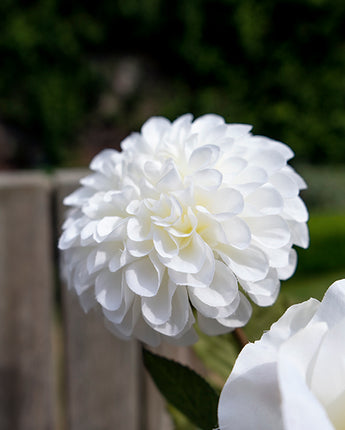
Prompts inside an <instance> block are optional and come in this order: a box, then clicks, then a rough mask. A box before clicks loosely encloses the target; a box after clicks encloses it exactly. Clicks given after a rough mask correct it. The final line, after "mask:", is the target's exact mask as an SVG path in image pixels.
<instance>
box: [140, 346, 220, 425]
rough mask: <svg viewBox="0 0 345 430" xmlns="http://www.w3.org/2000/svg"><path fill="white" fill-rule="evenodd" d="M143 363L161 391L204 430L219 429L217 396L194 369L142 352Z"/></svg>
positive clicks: (146, 351)
mask: <svg viewBox="0 0 345 430" xmlns="http://www.w3.org/2000/svg"><path fill="white" fill-rule="evenodd" d="M143 359H144V364H145V367H146V369H147V370H148V372H149V373H150V375H151V377H152V379H153V380H154V382H155V384H156V385H157V388H158V389H159V391H160V392H161V393H162V394H163V396H164V397H165V398H166V399H167V401H168V402H169V403H170V404H171V405H173V406H174V407H175V408H176V409H178V410H179V411H180V412H182V413H183V414H184V415H186V417H187V418H188V419H189V420H190V421H191V422H192V423H193V424H195V425H196V426H198V427H199V428H200V429H202V430H212V429H214V428H216V427H217V406H218V395H217V393H216V392H215V391H214V390H213V388H212V387H211V386H210V385H209V384H208V382H206V381H205V379H203V378H202V377H201V376H200V375H198V374H197V373H196V372H194V370H191V369H190V368H188V367H186V366H183V365H182V364H180V363H177V362H176V361H173V360H169V359H167V358H164V357H161V356H159V355H157V354H154V353H152V352H150V351H148V350H147V349H143Z"/></svg>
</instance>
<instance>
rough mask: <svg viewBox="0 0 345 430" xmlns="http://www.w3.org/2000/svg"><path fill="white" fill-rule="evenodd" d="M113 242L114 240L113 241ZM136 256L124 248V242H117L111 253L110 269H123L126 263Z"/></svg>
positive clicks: (114, 270) (112, 270)
mask: <svg viewBox="0 0 345 430" xmlns="http://www.w3.org/2000/svg"><path fill="white" fill-rule="evenodd" d="M111 243H112V242H111ZM134 260H135V258H134V257H132V256H131V255H130V254H129V253H128V252H127V250H126V249H123V244H121V243H115V246H114V249H113V251H112V253H111V258H110V261H109V270H110V271H111V272H116V271H118V270H119V269H121V268H122V267H123V266H125V265H126V264H129V263H131V262H132V261H134Z"/></svg>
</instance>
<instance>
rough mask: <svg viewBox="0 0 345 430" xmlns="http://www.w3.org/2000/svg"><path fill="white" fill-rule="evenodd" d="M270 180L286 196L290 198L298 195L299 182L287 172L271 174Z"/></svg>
mask: <svg viewBox="0 0 345 430" xmlns="http://www.w3.org/2000/svg"><path fill="white" fill-rule="evenodd" d="M269 182H270V184H272V185H273V187H274V188H275V189H276V190H277V191H278V192H279V193H280V194H281V195H282V196H283V197H284V198H287V199H289V198H293V197H296V196H297V195H298V192H299V188H298V184H297V183H296V181H294V179H293V178H291V177H290V176H288V175H287V174H284V173H281V172H277V173H275V174H274V175H271V176H270V179H269Z"/></svg>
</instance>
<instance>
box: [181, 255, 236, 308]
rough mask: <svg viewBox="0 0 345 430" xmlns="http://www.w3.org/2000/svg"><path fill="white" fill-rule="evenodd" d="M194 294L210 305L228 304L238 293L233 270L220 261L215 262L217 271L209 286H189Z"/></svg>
mask: <svg viewBox="0 0 345 430" xmlns="http://www.w3.org/2000/svg"><path fill="white" fill-rule="evenodd" d="M190 289H191V290H192V291H193V294H194V295H195V296H196V297H197V298H198V299H199V300H201V301H202V302H204V303H206V304H208V305H209V306H214V307H217V306H221V307H222V306H227V305H229V304H230V303H232V302H233V301H234V299H235V297H236V295H237V293H238V287H237V280H236V278H235V276H234V275H233V273H232V271H231V270H230V269H229V268H228V267H227V266H226V265H225V264H224V263H221V262H220V261H216V262H215V272H214V277H213V280H212V282H211V284H210V285H209V286H208V287H207V288H191V287H190V288H189V290H190Z"/></svg>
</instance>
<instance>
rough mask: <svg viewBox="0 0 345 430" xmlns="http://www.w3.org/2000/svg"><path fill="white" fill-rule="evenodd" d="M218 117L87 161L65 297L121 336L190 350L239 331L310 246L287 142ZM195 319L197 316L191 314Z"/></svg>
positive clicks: (149, 131) (144, 132) (182, 123)
mask: <svg viewBox="0 0 345 430" xmlns="http://www.w3.org/2000/svg"><path fill="white" fill-rule="evenodd" d="M250 130H251V126H249V125H239V124H226V123H225V122H224V119H223V118H221V117H220V116H217V115H205V116H203V117H200V118H198V119H196V120H195V121H193V118H192V116H191V115H184V116H182V117H180V118H178V119H177V120H176V121H174V122H173V123H171V122H170V121H168V120H167V119H165V118H160V117H155V118H151V119H149V120H148V121H147V122H146V123H145V124H144V125H143V127H142V129H141V132H140V133H133V134H131V135H130V136H129V137H127V138H126V139H125V140H124V141H123V142H122V144H121V147H122V152H118V151H116V150H113V149H109V150H105V151H103V152H101V153H100V154H99V155H98V156H96V157H95V158H94V160H93V161H92V162H91V166H90V167H91V169H92V170H93V171H94V173H93V174H91V175H90V176H87V177H86V178H84V179H82V180H81V184H82V187H81V188H79V189H78V190H77V191H75V192H74V193H73V194H71V195H70V196H68V197H67V198H66V199H65V201H64V203H65V204H66V205H68V206H72V207H73V209H72V210H71V211H70V213H69V215H68V218H67V220H66V222H65V224H64V226H63V229H64V232H63V234H62V236H61V238H60V242H59V247H60V249H61V250H62V251H63V267H64V273H65V276H66V279H67V281H68V285H69V287H71V288H73V289H74V290H75V291H76V292H77V294H78V295H79V296H80V300H81V303H82V305H83V307H84V309H85V310H87V309H89V308H90V307H91V306H93V305H94V304H96V303H98V304H99V305H100V307H101V309H102V311H103V314H104V316H105V318H106V321H107V323H108V326H110V327H111V328H112V330H113V331H114V332H115V333H116V334H118V335H119V336H121V337H123V338H131V337H135V338H138V339H141V340H143V341H144V342H147V343H149V344H151V345H157V344H159V343H160V341H161V340H162V339H164V338H165V339H168V340H169V341H170V342H172V341H176V342H177V343H179V344H182V343H191V342H193V341H194V340H195V338H196V336H195V332H194V329H193V323H194V321H195V317H194V315H196V316H197V319H198V324H199V327H200V328H201V329H202V330H203V331H204V332H206V333H207V334H220V333H224V332H227V331H230V330H232V329H234V328H235V327H239V326H242V325H244V324H245V323H246V322H247V321H248V319H249V317H250V314H251V306H250V304H249V302H248V300H247V298H246V297H245V295H244V294H243V293H242V292H241V291H240V289H239V285H240V288H241V289H242V291H243V292H244V293H245V294H246V295H247V296H248V297H250V298H251V299H252V300H253V301H254V302H255V303H257V304H258V305H260V306H268V305H271V304H272V303H273V302H274V301H275V299H276V297H277V295H278V292H279V285H280V281H279V280H280V279H286V278H288V277H290V276H291V275H292V273H293V272H294V270H295V266H296V252H295V250H294V249H292V246H293V245H294V244H296V245H298V246H302V247H307V246H308V229H307V226H306V221H307V219H308V212H307V210H306V207H305V205H304V204H303V202H302V200H301V199H300V197H299V195H298V194H299V190H300V189H302V188H305V183H304V181H303V179H302V178H301V177H300V176H299V175H298V174H297V173H296V172H295V171H294V170H293V169H292V168H291V167H290V166H288V165H287V160H289V159H290V158H291V157H292V156H293V152H292V151H291V149H290V148H289V147H287V146H286V145H285V144H283V143H280V142H276V141H274V140H271V139H268V138H266V137H261V136H253V135H252V134H251V133H250ZM193 308H194V309H195V311H196V312H195V313H194V312H193Z"/></svg>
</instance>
